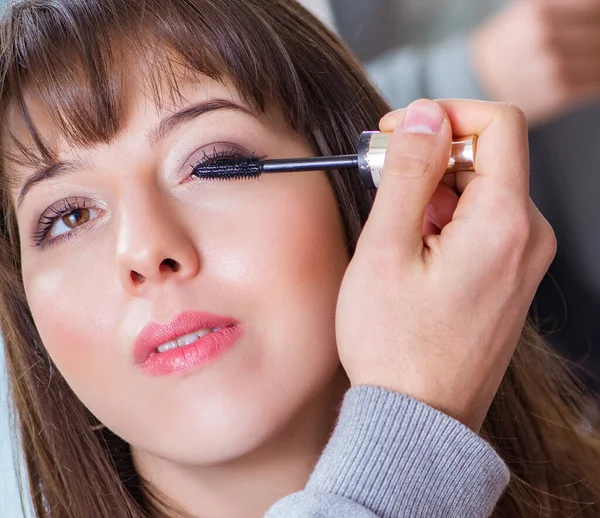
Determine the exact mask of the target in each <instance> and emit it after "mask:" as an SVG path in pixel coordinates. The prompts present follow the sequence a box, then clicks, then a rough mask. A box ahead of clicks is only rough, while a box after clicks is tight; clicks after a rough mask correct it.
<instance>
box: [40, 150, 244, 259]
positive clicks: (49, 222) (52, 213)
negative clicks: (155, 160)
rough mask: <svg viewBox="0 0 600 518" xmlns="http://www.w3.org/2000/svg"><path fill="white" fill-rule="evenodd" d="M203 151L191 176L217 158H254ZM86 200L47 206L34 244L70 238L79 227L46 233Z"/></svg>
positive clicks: (215, 177)
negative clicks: (60, 233) (53, 233)
mask: <svg viewBox="0 0 600 518" xmlns="http://www.w3.org/2000/svg"><path fill="white" fill-rule="evenodd" d="M203 153H204V156H203V158H202V159H201V160H199V161H198V162H196V163H195V164H194V165H193V166H192V172H191V173H190V177H191V178H194V177H195V175H194V173H195V171H197V170H198V169H200V168H201V167H204V166H206V165H208V164H211V163H214V162H217V161H219V160H224V159H226V160H235V159H240V158H244V159H247V158H254V156H255V155H254V154H253V153H244V152H242V151H235V150H227V151H224V150H223V151H221V150H217V148H216V147H215V148H214V149H213V151H212V153H211V154H207V153H206V151H204V152H203ZM204 178H205V179H206V178H207V177H206V175H205V176H204ZM208 179H215V180H227V179H229V178H226V177H224V176H220V175H214V177H212V178H211V177H208ZM86 202H87V200H86V199H85V198H79V197H77V198H75V199H74V200H71V199H64V200H61V201H60V202H58V204H61V207H60V208H57V207H55V206H52V207H49V208H48V209H46V211H45V212H44V213H43V214H42V215H41V216H40V220H39V222H38V227H39V228H38V230H36V232H35V233H34V234H33V241H34V244H35V246H38V247H44V246H49V245H54V244H58V243H59V242H61V241H62V240H64V239H70V238H71V237H73V236H74V234H75V233H76V232H78V231H79V229H80V228H81V227H78V228H74V229H73V230H71V231H70V232H67V233H65V234H62V235H60V236H57V237H55V238H53V239H50V240H48V239H47V237H48V234H49V233H50V231H51V230H52V227H53V226H54V224H55V223H56V222H57V221H58V220H60V219H61V218H63V217H64V216H67V215H68V214H69V213H71V212H74V211H76V210H81V209H87V208H90V207H88V205H87V204H86Z"/></svg>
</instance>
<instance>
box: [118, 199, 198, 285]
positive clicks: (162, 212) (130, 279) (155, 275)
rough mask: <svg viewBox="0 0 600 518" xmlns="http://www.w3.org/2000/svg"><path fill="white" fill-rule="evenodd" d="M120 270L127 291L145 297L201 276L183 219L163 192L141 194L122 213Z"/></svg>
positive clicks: (119, 235)
mask: <svg viewBox="0 0 600 518" xmlns="http://www.w3.org/2000/svg"><path fill="white" fill-rule="evenodd" d="M118 225H119V227H118V237H117V252H116V256H117V265H118V266H117V267H118V270H119V280H120V282H121V284H122V286H123V288H124V289H125V291H126V292H128V293H130V294H131V295H133V296H142V295H143V293H144V292H145V291H148V290H150V289H152V287H156V286H159V285H162V284H164V283H167V282H178V281H183V280H186V279H190V278H193V277H195V276H196V275H198V273H199V271H200V258H199V254H198V251H197V248H196V245H195V243H194V240H193V239H192V236H190V235H189V233H188V228H187V227H186V225H185V221H184V218H183V216H182V215H181V214H180V213H179V212H178V211H177V210H176V207H174V206H173V201H172V200H170V199H169V198H168V197H166V196H161V195H160V193H158V192H156V193H152V192H143V191H142V190H141V189H140V190H138V191H137V193H136V194H135V197H134V198H133V199H130V200H129V201H128V203H127V204H124V205H123V207H122V208H121V210H120V211H119V221H118Z"/></svg>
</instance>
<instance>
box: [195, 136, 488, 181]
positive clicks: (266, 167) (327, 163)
mask: <svg viewBox="0 0 600 518" xmlns="http://www.w3.org/2000/svg"><path fill="white" fill-rule="evenodd" d="M390 138H391V133H381V132H379V131H365V132H363V133H362V134H361V135H360V138H359V140H358V153H357V154H356V155H339V156H322V157H312V158H284V159H275V160H260V158H258V157H239V158H238V157H236V158H234V159H232V158H220V159H216V160H211V161H210V162H209V163H207V164H203V165H199V166H198V167H197V168H195V169H194V172H193V173H192V174H193V176H196V177H198V178H215V177H216V178H223V179H233V178H258V177H259V176H260V175H261V174H263V173H296V172H305V171H326V170H331V169H356V168H358V171H359V174H360V178H361V180H362V182H363V185H364V186H365V187H366V188H367V189H376V188H377V187H378V186H379V183H380V181H381V173H382V170H383V164H384V161H385V154H386V151H387V148H388V144H389V142H390ZM476 147H477V135H471V136H469V137H464V138H461V139H458V140H454V141H453V142H452V148H451V150H450V156H449V159H448V167H447V168H446V174H447V173H453V172H456V171H474V164H475V153H476Z"/></svg>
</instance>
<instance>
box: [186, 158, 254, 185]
mask: <svg viewBox="0 0 600 518" xmlns="http://www.w3.org/2000/svg"><path fill="white" fill-rule="evenodd" d="M261 172H262V170H261V164H260V158H258V157H257V156H235V157H234V156H229V157H217V158H211V159H210V160H207V161H205V162H202V163H200V164H198V165H196V166H195V167H194V170H193V171H192V176H195V177H197V178H207V179H212V180H214V179H219V180H238V179H244V178H258V177H259V176H260V174H261Z"/></svg>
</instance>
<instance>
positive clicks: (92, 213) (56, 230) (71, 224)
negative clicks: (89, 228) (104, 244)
mask: <svg viewBox="0 0 600 518" xmlns="http://www.w3.org/2000/svg"><path fill="white" fill-rule="evenodd" d="M99 215H100V213H99V211H98V209H93V208H87V207H73V209H72V210H69V211H68V212H65V213H63V215H62V216H58V218H57V219H56V220H55V221H54V223H53V224H52V226H51V228H50V230H49V232H48V235H47V237H48V238H55V237H58V236H62V235H65V234H68V233H69V232H72V231H74V230H76V229H78V228H79V227H82V226H83V225H86V224H87V223H89V222H90V221H93V220H94V219H96V218H97V217H98V216H99Z"/></svg>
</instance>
